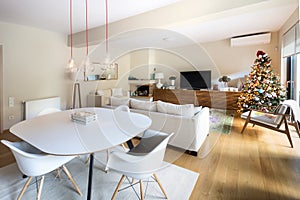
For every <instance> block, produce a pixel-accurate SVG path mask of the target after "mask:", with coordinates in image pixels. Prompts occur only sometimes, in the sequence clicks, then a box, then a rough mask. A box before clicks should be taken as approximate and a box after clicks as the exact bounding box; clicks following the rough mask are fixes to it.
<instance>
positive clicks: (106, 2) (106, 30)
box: [105, 0, 108, 55]
mask: <svg viewBox="0 0 300 200" xmlns="http://www.w3.org/2000/svg"><path fill="white" fill-rule="evenodd" d="M105 11H106V12H105V44H106V55H107V54H108V0H105Z"/></svg>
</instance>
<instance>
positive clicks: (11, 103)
mask: <svg viewBox="0 0 300 200" xmlns="http://www.w3.org/2000/svg"><path fill="white" fill-rule="evenodd" d="M14 106H15V97H8V107H14Z"/></svg>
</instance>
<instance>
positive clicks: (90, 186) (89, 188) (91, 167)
mask: <svg viewBox="0 0 300 200" xmlns="http://www.w3.org/2000/svg"><path fill="white" fill-rule="evenodd" d="M93 168H94V154H93V153H91V155H90V167H89V180H88V191H87V200H91V198H92V182H93Z"/></svg>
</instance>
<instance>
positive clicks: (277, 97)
mask: <svg viewBox="0 0 300 200" xmlns="http://www.w3.org/2000/svg"><path fill="white" fill-rule="evenodd" d="M256 56H257V58H256V59H255V61H254V65H253V66H252V67H251V72H250V74H249V76H248V77H247V81H246V83H245V84H244V86H243V89H242V94H241V95H240V97H239V98H238V103H237V106H238V112H244V111H247V110H249V109H255V110H260V111H264V112H273V111H274V110H275V108H276V107H277V106H278V105H279V104H280V102H281V101H283V100H284V99H285V98H286V93H285V89H284V88H283V87H282V86H281V84H280V79H279V75H277V74H275V73H274V72H273V70H272V66H271V58H270V57H269V56H268V54H267V53H265V52H263V51H257V53H256Z"/></svg>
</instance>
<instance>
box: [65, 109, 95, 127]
mask: <svg viewBox="0 0 300 200" xmlns="http://www.w3.org/2000/svg"><path fill="white" fill-rule="evenodd" d="M71 119H72V121H74V122H78V123H81V124H85V125H87V124H89V123H91V122H93V121H95V120H96V119H97V115H96V114H95V113H92V112H86V111H78V112H75V113H72V114H71Z"/></svg>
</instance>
